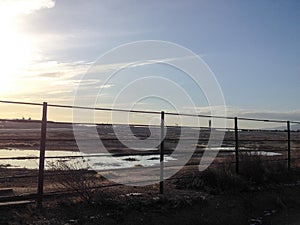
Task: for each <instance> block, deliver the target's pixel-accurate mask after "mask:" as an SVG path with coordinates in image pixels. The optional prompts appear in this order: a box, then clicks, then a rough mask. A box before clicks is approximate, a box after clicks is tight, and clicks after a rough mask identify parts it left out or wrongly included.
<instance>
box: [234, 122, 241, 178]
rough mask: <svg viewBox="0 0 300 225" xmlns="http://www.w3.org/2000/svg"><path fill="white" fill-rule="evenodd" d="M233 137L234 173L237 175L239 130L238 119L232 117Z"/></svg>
mask: <svg viewBox="0 0 300 225" xmlns="http://www.w3.org/2000/svg"><path fill="white" fill-rule="evenodd" d="M234 137H235V172H236V174H239V167H240V165H239V130H238V118H237V117H234Z"/></svg>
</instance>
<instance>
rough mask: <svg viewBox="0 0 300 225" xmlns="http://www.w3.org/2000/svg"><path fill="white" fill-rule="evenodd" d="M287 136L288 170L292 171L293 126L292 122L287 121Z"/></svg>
mask: <svg viewBox="0 0 300 225" xmlns="http://www.w3.org/2000/svg"><path fill="white" fill-rule="evenodd" d="M287 135H288V140H287V141H288V149H287V151H288V163H287V166H288V169H291V126H290V121H287Z"/></svg>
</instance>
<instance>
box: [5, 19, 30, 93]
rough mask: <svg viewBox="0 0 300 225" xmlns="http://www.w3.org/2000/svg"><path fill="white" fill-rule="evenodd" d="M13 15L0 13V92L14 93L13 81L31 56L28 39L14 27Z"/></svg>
mask: <svg viewBox="0 0 300 225" xmlns="http://www.w3.org/2000/svg"><path fill="white" fill-rule="evenodd" d="M13 19H14V17H10V16H8V15H7V14H2V15H0V27H1V35H0V65H1V67H0V94H1V97H2V96H5V95H7V94H9V93H12V92H13V93H16V92H17V91H18V90H17V89H18V88H17V87H16V86H15V85H14V81H15V80H16V79H17V78H18V76H21V75H22V71H23V70H24V69H25V67H26V65H27V63H28V62H29V60H30V56H31V47H30V46H31V45H30V41H29V40H28V39H26V38H25V36H24V35H22V34H20V33H18V32H17V31H16V30H15V29H14V26H13V25H14V23H13V22H14V21H13Z"/></svg>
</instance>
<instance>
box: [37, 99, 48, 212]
mask: <svg viewBox="0 0 300 225" xmlns="http://www.w3.org/2000/svg"><path fill="white" fill-rule="evenodd" d="M46 133H47V102H44V103H43V117H42V127H41V140H40V141H41V142H40V162H39V177H38V190H37V192H38V193H37V194H38V199H37V207H38V208H39V209H41V208H42V207H43V205H42V201H43V189H44V167H45V150H46Z"/></svg>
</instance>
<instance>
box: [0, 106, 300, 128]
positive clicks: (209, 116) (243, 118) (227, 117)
mask: <svg viewBox="0 0 300 225" xmlns="http://www.w3.org/2000/svg"><path fill="white" fill-rule="evenodd" d="M0 103H7V104H18V105H34V106H43V104H42V103H33V102H18V101H4V100H0ZM48 107H54V108H69V109H84V110H96V111H115V112H127V113H142V114H144V113H145V114H158V115H160V114H161V112H160V111H148V110H128V109H117V108H102V107H88V106H76V105H60V104H48ZM165 115H172V116H188V117H204V118H216V119H229V120H233V119H234V118H235V117H232V116H217V115H204V114H189V113H172V112H165ZM237 118H238V119H239V120H245V121H258V122H271V123H286V122H287V121H286V120H274V119H256V118H246V117H237ZM290 123H294V124H300V121H290Z"/></svg>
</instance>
